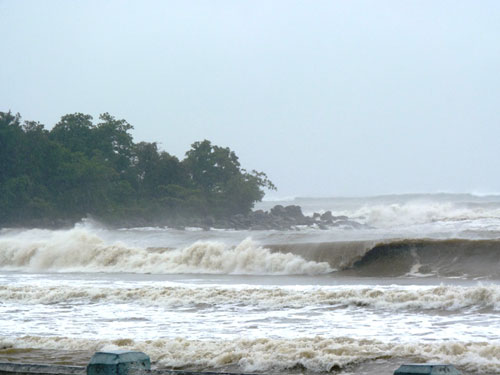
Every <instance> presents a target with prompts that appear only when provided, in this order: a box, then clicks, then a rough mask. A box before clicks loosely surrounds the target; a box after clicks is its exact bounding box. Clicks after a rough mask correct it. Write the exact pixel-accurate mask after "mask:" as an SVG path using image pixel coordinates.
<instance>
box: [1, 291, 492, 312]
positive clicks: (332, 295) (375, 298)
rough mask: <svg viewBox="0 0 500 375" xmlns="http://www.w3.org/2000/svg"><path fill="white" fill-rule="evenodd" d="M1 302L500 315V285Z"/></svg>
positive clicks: (5, 295) (48, 294)
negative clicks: (422, 311) (354, 308)
mask: <svg viewBox="0 0 500 375" xmlns="http://www.w3.org/2000/svg"><path fill="white" fill-rule="evenodd" d="M0 300H1V301H5V302H7V301H10V302H18V303H23V304H25V303H28V304H58V303H66V304H67V303H73V304H88V303H127V302H132V303H137V304H142V305H146V306H165V307H172V308H179V307H191V306H196V307H198V308H200V307H203V306H206V307H209V308H211V307H214V306H218V307H220V306H223V305H225V306H234V305H238V306H255V307H258V308H263V309H269V308H272V309H279V308H303V307H307V306H313V305H314V306H318V307H327V308H343V307H347V306H362V307H367V308H376V309H386V310H394V311H400V310H401V309H412V310H446V311H461V310H468V311H479V310H481V311H485V310H487V311H491V310H493V311H500V286H498V285H477V286H472V287H461V286H447V285H441V286H436V287H428V288H421V287H420V288H411V287H379V286H377V287H370V288H368V287H363V288H355V287H339V286H336V287H334V288H324V287H323V288H321V289H306V290H294V289H286V288H283V287H281V288H277V287H273V288H249V287H245V288H227V287H213V286H210V287H178V286H175V287H172V286H169V287H165V286H161V287H158V286H156V287H152V286H149V287H137V288H106V287H69V286H62V285H61V286H53V287H40V286H33V285H27V286H9V285H1V286H0Z"/></svg>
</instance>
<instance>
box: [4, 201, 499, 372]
mask: <svg viewBox="0 0 500 375" xmlns="http://www.w3.org/2000/svg"><path fill="white" fill-rule="evenodd" d="M275 203H276V202H272V203H271V202H264V203H262V207H263V208H266V205H268V206H269V205H272V204H275ZM280 203H282V202H280ZM283 203H284V204H289V203H292V204H300V205H301V206H302V207H303V209H304V211H305V212H306V213H311V212H313V211H325V210H327V209H331V210H333V211H334V214H336V215H347V216H349V217H350V218H351V219H354V220H356V221H358V222H360V223H363V224H366V225H367V227H365V228H363V229H352V228H332V229H329V230H319V229H314V228H298V229H297V230H296V231H289V232H279V231H255V232H249V231H230V230H226V231H224V230H211V231H201V230H197V229H194V228H193V229H190V230H187V231H179V230H173V229H168V228H133V229H120V230H111V229H106V228H104V227H102V226H100V225H99V224H98V223H92V222H88V221H87V222H83V223H82V224H79V225H77V226H75V228H72V229H69V230H61V231H50V230H40V229H35V230H33V229H32V230H19V229H15V230H14V229H4V230H2V231H1V232H0V361H1V360H25V361H51V362H54V361H55V362H59V363H71V361H72V358H73V362H74V363H84V362H85V361H86V360H87V358H88V357H89V356H90V355H91V353H92V352H93V351H95V350H100V349H117V348H119V349H139V350H142V351H144V352H146V353H148V354H149V355H150V356H151V357H152V359H153V361H155V364H156V365H157V366H161V367H171V368H188V369H212V370H214V369H215V370H234V371H245V372H273V373H285V372H286V373H289V372H292V373H302V372H308V373H324V372H335V373H337V372H339V373H344V374H347V373H356V374H361V373H375V374H390V373H392V371H394V369H395V368H397V367H398V365H399V364H400V363H402V362H427V361H432V362H449V363H453V364H455V365H456V366H457V367H459V368H460V369H462V370H463V371H464V372H466V373H471V374H496V373H500V197H475V196H470V195H434V196H430V195H420V196H392V197H375V198H364V199H360V198H357V199H354V198H352V199H345V198H344V199H340V198H337V199H298V200H296V201H293V202H283Z"/></svg>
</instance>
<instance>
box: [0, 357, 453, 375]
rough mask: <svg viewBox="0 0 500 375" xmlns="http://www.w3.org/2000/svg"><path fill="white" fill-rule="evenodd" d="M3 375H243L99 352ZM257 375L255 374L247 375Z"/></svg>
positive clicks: (425, 373)
mask: <svg viewBox="0 0 500 375" xmlns="http://www.w3.org/2000/svg"><path fill="white" fill-rule="evenodd" d="M460 374H461V373H460V372H459V371H458V370H457V369H456V368H455V367H453V366H452V365H442V364H404V365H401V366H400V367H399V368H398V369H397V370H396V371H394V375H460ZM0 375H243V374H237V373H231V372H206V371H204V372H195V371H182V370H181V371H179V370H161V369H158V370H151V361H150V359H149V357H148V356H147V355H146V354H144V353H142V352H129V351H111V352H97V353H95V354H94V355H93V356H92V358H91V359H90V362H89V364H88V365H87V367H83V366H59V365H54V366H52V365H38V364H22V363H0ZM244 375H255V374H244Z"/></svg>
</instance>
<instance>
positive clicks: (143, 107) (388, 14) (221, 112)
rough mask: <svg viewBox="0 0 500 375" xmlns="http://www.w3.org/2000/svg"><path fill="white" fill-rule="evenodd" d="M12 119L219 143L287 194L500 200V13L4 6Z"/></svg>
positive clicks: (457, 5) (2, 105) (463, 7)
mask: <svg viewBox="0 0 500 375" xmlns="http://www.w3.org/2000/svg"><path fill="white" fill-rule="evenodd" d="M0 41H1V49H0V61H1V62H0V111H6V110H9V109H10V110H12V111H13V112H20V113H21V115H22V116H23V118H24V119H27V120H39V121H41V122H42V123H44V124H45V125H46V126H47V127H48V128H51V127H52V126H53V125H54V124H55V123H56V122H57V121H58V120H59V118H60V117H61V116H62V115H64V114H67V113H73V112H83V113H89V114H91V115H93V116H94V117H95V118H97V116H98V114H99V113H102V112H110V113H111V114H112V115H114V116H116V117H118V118H125V119H126V120H128V121H129V122H130V123H131V124H132V125H133V126H134V127H135V129H134V131H133V135H134V139H135V141H157V142H158V143H159V144H160V147H161V148H162V149H164V150H166V151H168V152H170V153H172V154H174V155H176V156H178V157H183V154H184V152H185V151H187V150H188V149H189V147H190V144H191V143H193V142H195V141H197V140H202V139H205V138H207V139H210V140H211V141H212V142H214V143H215V144H217V145H221V146H228V147H230V148H231V149H233V150H234V151H235V152H236V154H237V155H238V156H239V157H240V161H241V162H242V164H243V166H244V167H246V168H247V169H257V170H262V171H265V172H266V173H267V174H268V176H269V177H270V179H271V180H272V181H274V182H275V184H276V185H277V186H278V188H279V191H278V192H277V193H273V194H272V195H274V196H288V195H301V196H304V195H308V196H329V195H370V194H384V193H405V192H436V191H449V192H480V193H487V192H500V162H499V161H500V1H496V0H492V1H486V0H484V1H457V0H453V1H435V0H432V1H400V0H397V1H291V0H283V1H271V0H265V1H257V0H248V1H234V0H231V1H217V0H210V1H187V0H182V1H79V2H77V1H22V0H21V1H6V0H4V1H2V0H0Z"/></svg>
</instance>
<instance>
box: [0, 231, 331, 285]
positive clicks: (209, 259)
mask: <svg viewBox="0 0 500 375" xmlns="http://www.w3.org/2000/svg"><path fill="white" fill-rule="evenodd" d="M0 269H3V270H14V271H28V272H33V271H35V272H36V271H52V272H54V271H55V272H135V273H214V274H217V273H219V274H258V275H265V274H269V275H285V274H309V275H316V274H323V273H328V272H331V271H332V269H331V268H330V267H329V265H328V264H327V263H318V262H313V261H306V260H304V259H303V258H301V257H300V256H297V255H293V254H282V253H272V252H270V251H269V250H268V249H265V248H263V247H261V246H259V245H257V244H256V243H255V242H254V241H252V240H250V239H246V240H244V241H242V242H240V243H239V244H238V245H237V246H235V247H233V246H229V245H227V244H224V243H221V242H210V241H198V242H195V243H194V244H192V245H191V246H187V247H184V248H179V249H175V250H167V249H164V251H148V250H147V249H144V248H138V247H130V246H127V245H125V244H124V243H121V242H113V243H109V242H106V241H104V240H103V239H102V238H100V237H99V236H98V235H97V233H96V232H94V231H91V230H89V229H87V228H82V227H76V228H74V229H71V230H66V231H37V232H36V233H34V232H33V231H26V232H22V233H20V234H16V235H13V236H2V237H1V238H0Z"/></svg>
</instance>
